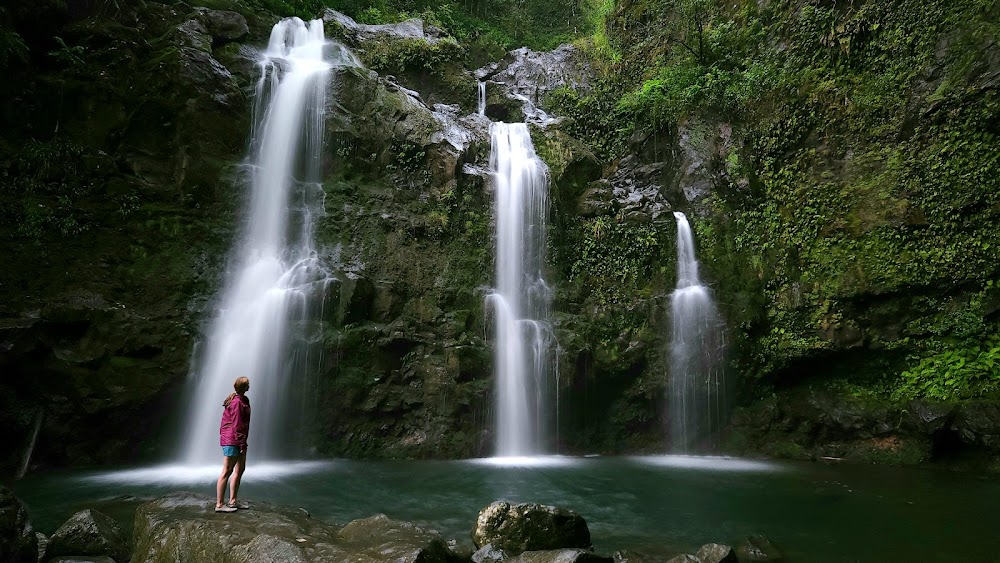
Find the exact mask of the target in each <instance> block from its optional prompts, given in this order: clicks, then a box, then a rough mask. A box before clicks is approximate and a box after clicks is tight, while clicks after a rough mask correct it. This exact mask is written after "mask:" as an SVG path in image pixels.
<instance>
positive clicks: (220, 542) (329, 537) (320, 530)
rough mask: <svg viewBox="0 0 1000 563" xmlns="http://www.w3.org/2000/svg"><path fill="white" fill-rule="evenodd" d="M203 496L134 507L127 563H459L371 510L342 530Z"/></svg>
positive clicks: (176, 496) (299, 514) (429, 535)
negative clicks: (221, 508)
mask: <svg viewBox="0 0 1000 563" xmlns="http://www.w3.org/2000/svg"><path fill="white" fill-rule="evenodd" d="M213 507H214V503H213V501H212V500H211V499H209V498H208V497H204V496H200V495H196V494H193V493H173V494H170V495H167V496H165V497H161V498H159V499H157V500H154V501H151V502H148V503H146V504H143V505H142V506H140V507H139V509H138V510H137V512H136V520H135V546H136V547H135V554H134V555H133V557H132V562H133V563H141V562H149V563H154V562H159V561H165V560H170V561H174V560H181V561H219V562H223V563H263V562H266V561H282V562H288V563H310V562H324V563H327V562H329V563H339V562H344V563H347V562H352V563H378V562H383V561H398V562H400V563H459V561H461V559H460V558H459V557H458V556H456V555H455V554H454V553H453V552H452V551H451V550H450V549H449V547H448V545H447V544H446V543H445V542H444V541H443V540H442V539H441V537H440V536H439V535H437V534H436V533H434V532H428V531H425V530H422V529H420V528H418V527H416V526H414V525H412V524H409V523H406V522H398V521H394V520H391V519H389V518H387V517H386V516H385V515H377V516H373V517H370V518H365V519H362V520H355V521H353V522H351V523H349V524H347V525H346V526H344V527H343V528H337V527H336V526H333V525H331V524H327V523H324V522H320V521H318V520H314V519H312V518H310V517H309V516H308V515H307V514H306V513H305V512H304V511H302V510H298V509H291V508H286V507H279V506H275V505H270V504H268V503H263V502H261V503H254V507H253V509H252V510H246V511H242V510H241V511H239V512H236V513H232V514H217V513H215V512H214V510H213Z"/></svg>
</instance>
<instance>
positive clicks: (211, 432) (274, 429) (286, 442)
mask: <svg viewBox="0 0 1000 563" xmlns="http://www.w3.org/2000/svg"><path fill="white" fill-rule="evenodd" d="M327 46H328V42H327V41H326V40H325V38H324V34H323V22H322V20H313V21H311V22H309V23H305V22H303V21H302V20H300V19H298V18H290V19H285V20H282V21H280V22H278V23H277V24H275V26H274V28H273V29H272V31H271V37H270V41H269V43H268V46H267V50H266V51H265V52H264V53H263V56H262V59H261V61H260V63H259V66H260V79H259V81H258V82H257V87H256V97H255V100H254V110H253V111H254V115H253V129H252V131H251V134H250V142H249V157H248V160H247V164H246V167H245V168H246V172H247V177H248V180H247V183H248V184H249V188H250V198H249V201H248V207H247V211H246V216H245V219H244V220H245V223H244V225H243V228H242V231H241V236H240V238H239V241H238V242H237V245H236V247H235V248H234V252H233V255H232V259H231V263H230V267H229V269H228V271H227V280H226V283H225V285H224V287H223V289H222V292H221V305H220V309H219V311H218V315H217V317H216V318H214V319H213V321H212V323H211V328H210V330H209V332H208V335H207V339H206V342H205V343H204V346H202V347H200V350H201V351H199V354H198V355H199V356H201V357H198V358H195V361H194V362H193V365H194V366H195V367H194V369H193V371H192V376H191V379H192V384H193V387H194V393H193V399H192V400H191V401H190V411H189V416H188V417H187V418H186V423H187V425H188V427H187V432H186V438H185V443H184V451H183V458H184V460H185V461H186V462H188V463H214V462H216V461H217V460H218V458H219V456H220V455H221V453H220V449H219V434H218V431H219V420H220V418H221V415H222V401H223V399H224V398H225V397H226V395H228V394H229V393H231V392H232V390H233V381H234V380H235V379H236V378H237V377H240V376H246V377H248V378H250V391H249V393H248V397H250V399H251V401H250V402H251V405H252V408H253V417H252V424H251V432H250V443H249V446H248V451H249V452H250V454H251V455H252V456H253V457H254V458H255V459H256V460H261V459H277V458H283V457H288V456H293V455H298V454H301V453H303V450H304V446H305V444H304V443H303V441H302V438H303V433H302V429H303V428H304V427H306V423H307V422H308V420H307V417H308V416H309V412H308V411H309V409H308V405H309V401H310V397H311V396H314V395H315V393H314V391H313V390H312V389H310V388H309V387H310V385H309V382H308V381H306V380H307V379H308V372H309V369H308V367H309V364H313V365H316V363H317V362H316V360H317V358H315V357H310V356H315V353H316V349H317V347H316V346H315V344H313V345H310V343H315V342H316V341H317V340H318V339H317V338H316V334H317V333H318V330H317V329H318V319H319V318H320V317H321V308H322V301H323V296H324V295H325V293H326V287H327V284H328V282H329V281H330V279H331V276H330V274H329V272H327V271H326V270H325V269H324V268H323V265H322V264H321V263H320V261H319V260H318V258H317V254H316V252H315V251H314V249H313V241H312V231H313V225H314V222H315V219H316V217H317V216H319V215H320V214H321V213H322V209H323V194H324V192H323V187H322V184H321V174H322V170H321V166H320V165H321V156H320V155H321V153H320V149H321V147H322V143H323V133H324V131H323V120H324V113H325V102H326V82H327V77H328V75H329V70H330V68H331V66H332V64H333V63H331V62H329V61H327V60H326V58H328V57H325V56H324V53H325V51H328V50H329V51H333V50H334V49H332V48H331V49H327V48H326V47H327Z"/></svg>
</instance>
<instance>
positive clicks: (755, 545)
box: [736, 534, 785, 563]
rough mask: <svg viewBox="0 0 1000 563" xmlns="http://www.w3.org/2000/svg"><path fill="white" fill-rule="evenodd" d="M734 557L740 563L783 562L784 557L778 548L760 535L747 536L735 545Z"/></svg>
mask: <svg viewBox="0 0 1000 563" xmlns="http://www.w3.org/2000/svg"><path fill="white" fill-rule="evenodd" d="M736 556H737V557H738V558H739V560H740V563H748V562H751V561H769V562H774V561H784V560H785V557H784V556H783V555H782V554H781V552H780V551H778V548H776V547H774V545H773V544H772V543H771V542H770V541H768V539H767V538H765V537H764V536H762V535H759V534H757V535H753V536H747V537H746V538H745V539H744V540H743V541H741V542H740V543H738V544H737V545H736Z"/></svg>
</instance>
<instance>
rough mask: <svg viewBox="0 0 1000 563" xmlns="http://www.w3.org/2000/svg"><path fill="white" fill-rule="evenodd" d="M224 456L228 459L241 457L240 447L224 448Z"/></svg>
mask: <svg viewBox="0 0 1000 563" xmlns="http://www.w3.org/2000/svg"><path fill="white" fill-rule="evenodd" d="M222 455H224V456H226V457H237V456H238V455H240V447H239V446H222Z"/></svg>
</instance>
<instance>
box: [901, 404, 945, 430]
mask: <svg viewBox="0 0 1000 563" xmlns="http://www.w3.org/2000/svg"><path fill="white" fill-rule="evenodd" d="M906 411H907V413H908V414H909V422H910V424H911V425H912V426H913V427H914V428H915V429H916V430H917V431H918V432H921V433H923V434H927V435H931V434H934V433H935V432H937V431H939V430H943V429H944V428H946V427H947V426H948V425H949V424H950V423H951V421H952V419H954V417H955V413H956V408H955V405H954V404H950V403H937V402H931V401H910V404H909V405H907V408H906Z"/></svg>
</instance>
